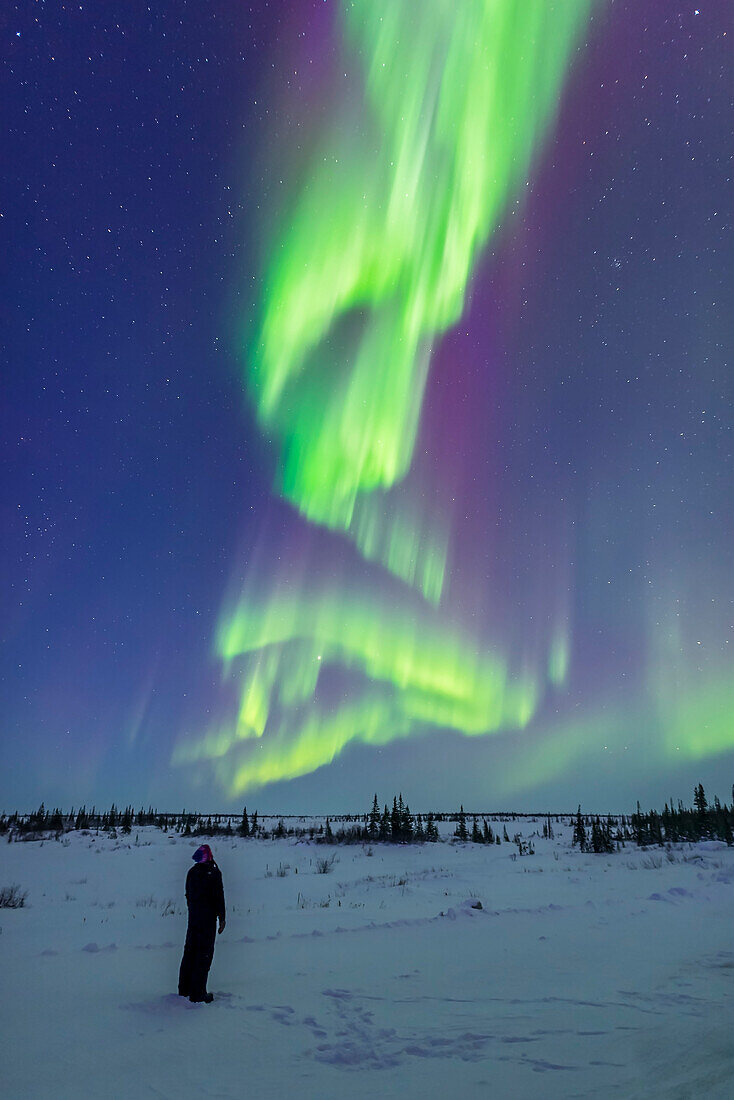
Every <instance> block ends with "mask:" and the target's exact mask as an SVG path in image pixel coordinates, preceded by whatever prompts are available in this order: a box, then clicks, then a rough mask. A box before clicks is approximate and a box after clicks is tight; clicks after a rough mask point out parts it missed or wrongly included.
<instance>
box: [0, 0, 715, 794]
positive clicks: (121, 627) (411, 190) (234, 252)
mask: <svg viewBox="0 0 734 1100" xmlns="http://www.w3.org/2000/svg"><path fill="white" fill-rule="evenodd" d="M728 7H729V6H728V5H727V4H726V3H725V2H724V0H712V2H711V3H707V2H705V0H704V2H702V3H701V4H700V5H699V6H698V7H696V6H695V5H693V4H690V5H681V4H675V3H672V2H671V0H646V2H645V3H644V4H642V3H637V2H636V0H606V2H604V0H598V2H595V0H589V2H587V0H567V2H565V3H563V4H555V5H554V4H553V3H550V0H548V2H546V0H542V2H541V0H526V2H524V3H520V2H519V0H471V2H470V0H467V4H466V6H465V7H457V5H446V4H444V3H442V2H440V0H430V3H427V4H426V6H425V15H424V18H423V19H422V21H421V23H420V25H416V24H415V20H414V19H411V16H410V12H409V5H404V4H403V2H402V0H399V2H398V0H390V3H388V2H387V0H374V2H373V3H371V4H366V3H365V2H364V0H355V2H354V3H347V2H346V0H344V2H342V3H339V2H337V0H278V2H277V3H268V2H266V0H261V2H259V3H257V4H247V3H244V2H236V3H235V2H232V0H222V2H220V3H214V4H211V5H202V4H199V3H193V2H191V0H189V2H185V0H177V2H176V3H175V4H174V3H169V2H168V0H161V2H160V3H156V4H146V3H144V2H142V0H129V2H127V3H125V4H124V5H112V4H110V3H101V4H87V3H84V2H82V3H73V4H72V3H61V2H59V3H53V4H52V3H50V2H44V0H35V2H33V0H26V2H25V3H20V4H17V3H9V4H6V5H4V7H3V10H2V12H0V37H1V39H2V45H3V49H2V65H1V67H0V74H1V76H0V79H1V80H2V85H1V88H0V94H1V96H2V103H3V122H2V126H3V133H4V144H3V148H4V154H5V155H4V156H3V157H2V159H1V160H0V179H1V186H0V249H1V251H0V256H1V257H2V265H3V310H2V313H3V324H2V367H1V368H0V370H1V379H2V382H1V384H2V405H1V407H0V417H2V432H1V440H0V445H1V446H2V470H3V474H2V479H1V482H0V517H1V518H0V522H1V527H2V534H3V537H2V539H1V540H0V555H1V558H0V569H1V574H2V615H1V616H0V632H1V633H0V638H1V641H2V648H1V650H0V690H1V693H2V694H1V697H0V701H1V707H0V722H1V723H2V725H1V726H0V754H1V756H0V761H1V764H2V767H1V768H0V807H2V808H4V809H6V810H11V809H14V808H16V807H17V808H19V809H21V810H23V809H32V808H34V807H35V806H36V805H37V804H38V803H39V802H40V801H41V800H42V799H44V800H45V802H46V804H47V805H50V804H56V803H59V804H62V805H64V806H67V807H68V806H70V805H72V804H74V805H79V803H81V802H86V803H87V804H91V803H93V802H96V803H97V804H98V805H100V804H104V803H107V802H109V801H111V800H113V799H114V800H116V801H117V802H118V803H120V802H122V803H126V802H128V801H132V802H133V803H135V804H146V805H147V804H149V803H153V804H155V805H157V806H159V807H160V808H167V809H171V810H173V809H179V808H181V807H183V806H186V807H187V808H198V809H201V810H206V811H213V810H217V809H219V810H227V809H237V808H240V807H241V806H242V804H243V803H247V805H248V808H250V809H253V808H258V809H259V810H260V812H284V813H291V812H301V811H303V812H308V811H311V812H339V811H348V810H355V809H362V808H367V807H368V806H369V804H371V800H372V795H373V793H374V791H378V792H379V795H380V798H381V800H383V801H384V800H386V799H388V798H391V797H392V795H393V793H395V792H396V791H398V790H402V791H403V792H404V794H405V795H406V797H407V798H408V801H409V802H410V804H411V806H412V807H413V808H414V809H420V808H424V809H428V808H439V809H440V808H451V807H454V806H455V805H457V804H458V803H459V802H463V803H464V805H465V806H467V807H472V808H475V809H478V810H479V809H499V808H503V807H504V808H514V809H518V810H523V809H524V810H531V809H557V810H570V809H574V808H575V806H576V805H577V803H578V802H579V801H580V802H581V803H582V804H583V805H584V806H585V807H588V808H589V809H594V810H597V811H599V812H603V811H606V810H617V811H622V810H627V809H630V808H632V807H633V806H634V803H635V802H636V800H637V799H638V798H639V799H640V800H641V801H642V802H643V804H650V805H658V804H662V801H663V800H664V799H666V798H668V797H670V796H673V797H674V798H676V799H677V798H678V797H682V798H683V799H684V800H689V799H690V796H691V791H692V788H693V785H694V783H697V782H703V783H704V786H705V787H706V789H707V792H710V794H711V795H713V794H714V793H718V794H719V796H720V797H721V798H722V800H726V801H730V800H731V797H732V783H733V782H734V653H733V652H732V647H733V646H734V641H733V640H732V639H733V638H734V570H732V567H731V561H732V555H731V546H732V544H733V542H734V510H733V509H732V506H731V501H732V488H733V487H734V477H733V474H734V471H733V469H732V419H733V418H732V396H733V395H732V388H733V387H732V371H731V359H730V352H731V347H732V327H733V322H732V318H733V317H734V310H732V308H731V287H732V275H733V274H734V273H733V272H732V265H733V262H734V261H733V257H734V250H733V249H732V247H731V229H730V223H731V178H730V177H731V153H732V149H731V110H730V109H731V101H732V93H733V91H734V89H733V87H732V77H731V64H730V61H729V56H728V50H729V42H730V39H731V33H732V32H731V28H730V23H731V20H730V12H729V10H728Z"/></svg>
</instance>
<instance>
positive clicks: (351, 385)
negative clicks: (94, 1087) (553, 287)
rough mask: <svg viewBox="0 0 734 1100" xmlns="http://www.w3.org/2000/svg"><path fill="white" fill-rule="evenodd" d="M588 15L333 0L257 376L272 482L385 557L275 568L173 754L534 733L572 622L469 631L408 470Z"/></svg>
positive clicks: (254, 776)
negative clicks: (205, 710) (515, 648)
mask: <svg viewBox="0 0 734 1100" xmlns="http://www.w3.org/2000/svg"><path fill="white" fill-rule="evenodd" d="M590 9H591V2H590V0H589V2H587V0H573V2H570V3H569V2H567V0H559V2H558V3H553V2H551V0H466V2H465V3H462V4H460V5H457V4H456V3H455V2H454V0H451V2H449V0H430V3H426V4H425V5H424V6H422V8H421V18H420V19H416V18H415V6H414V4H413V3H412V0H350V2H345V3H343V5H342V21H341V29H342V33H343V38H344V50H345V57H347V58H348V59H349V65H350V68H351V69H352V70H353V71H356V72H358V73H359V81H358V83H359V87H353V89H352V100H351V102H348V103H346V104H344V103H340V104H339V106H338V107H335V108H334V109H333V111H332V115H331V120H330V122H329V123H328V124H327V125H326V126H325V128H324V130H323V132H322V134H321V136H320V139H319V140H318V141H317V143H316V145H315V147H314V150H313V155H312V158H311V162H310V166H309V167H308V169H307V171H306V174H305V177H304V178H303V180H302V182H301V184H300V186H299V188H298V190H297V192H296V198H295V200H294V201H292V202H291V204H290V206H289V208H288V209H287V210H286V211H284V212H283V213H282V216H281V218H280V220H279V223H278V225H277V229H276V232H275V235H274V237H273V239H272V240H270V241H269V242H268V248H267V255H268V257H269V260H268V263H267V265H266V271H265V277H264V294H263V302H262V309H261V321H260V325H259V328H258V330H257V333H256V336H255V338H254V341H253V342H252V346H251V347H250V348H248V350H247V354H246V362H247V366H248V374H247V377H246V383H247V386H248V389H249V391H250V394H251V396H252V399H253V401H254V404H255V408H256V412H257V417H258V421H259V424H260V427H261V430H262V432H263V434H264V435H265V436H267V437H268V438H271V439H273V440H275V442H276V446H277V448H278V452H279V455H280V461H279V467H278V483H277V491H278V492H279V494H281V495H282V496H283V497H284V498H285V499H286V500H287V501H289V502H290V503H291V504H292V505H293V506H294V507H295V508H296V509H297V510H298V512H300V514H301V516H302V517H303V519H302V520H301V522H305V521H307V522H309V523H312V524H318V525H323V526H325V527H327V528H330V529H332V530H333V531H334V535H333V536H331V537H332V538H333V539H335V540H338V541H339V542H341V543H342V544H344V547H345V549H344V551H343V553H344V554H346V553H347V552H349V553H352V554H354V549H353V548H350V544H351V547H356V549H357V551H358V554H360V555H361V556H362V558H363V559H366V560H368V561H370V562H372V563H375V564H374V566H372V567H371V568H372V570H373V572H372V573H371V574H369V576H370V578H371V579H370V581H369V583H367V584H365V586H364V588H363V589H358V590H356V591H355V583H354V579H353V577H351V576H350V575H349V574H348V572H345V571H344V570H343V569H341V570H335V571H334V576H333V579H332V580H331V581H330V583H329V584H321V585H317V584H315V583H314V581H313V578H312V577H310V576H309V575H308V572H307V571H306V574H305V575H299V576H298V578H296V579H295V580H294V579H293V578H290V577H288V576H287V570H284V569H283V568H282V567H281V568H280V569H278V567H276V565H275V563H273V568H272V570H271V574H270V576H269V577H268V576H258V577H257V578H255V577H252V576H251V577H250V578H249V580H248V581H247V582H246V583H245V586H244V588H243V590H242V593H241V594H240V595H239V596H238V597H237V599H235V600H234V601H233V603H232V606H230V607H229V608H228V609H227V611H226V613H225V615H224V616H223V619H222V623H221V626H220V629H219V632H218V637H217V646H216V655H217V657H218V658H219V659H221V660H222V661H223V662H224V666H225V676H226V677H227V678H232V679H234V681H235V683H236V684H237V685H238V693H239V704H238V707H237V714H236V717H234V718H233V719H232V720H231V721H230V722H228V723H225V724H224V725H220V726H217V727H216V728H214V729H212V730H210V731H209V733H208V734H206V735H205V736H204V737H203V738H201V739H199V740H194V741H188V742H184V743H181V744H180V745H179V746H178V748H177V750H176V752H175V753H174V762H175V763H178V764H183V763H187V762H191V761H194V760H209V761H210V762H211V764H212V766H213V768H214V771H215V774H216V776H217V777H218V779H219V781H220V782H221V784H222V786H223V787H224V788H225V789H226V790H228V791H229V793H230V794H232V795H235V794H239V793H242V792H245V791H247V790H251V789H253V788H257V787H260V786H262V785H264V784H267V783H271V782H274V781H277V780H281V779H287V778H293V777H295V776H299V775H304V774H306V773H308V772H311V771H313V770H314V769H316V768H318V767H320V766H322V765H324V764H326V763H328V762H330V761H331V760H333V759H334V757H335V756H336V755H337V754H338V753H339V752H341V750H342V749H343V748H344V747H345V746H346V745H347V744H349V743H350V742H354V741H361V742H364V743H368V744H370V745H380V744H384V743H386V742H388V741H391V740H394V739H396V738H404V737H408V736H411V735H414V734H416V733H421V732H427V731H429V730H431V729H437V728H438V729H450V730H453V731H456V732H459V733H461V734H464V735H468V736H483V735H487V734H491V733H495V732H497V731H500V730H504V729H508V728H522V727H524V726H525V725H526V724H527V723H528V722H529V721H530V719H531V718H532V716H533V714H534V713H535V710H536V708H537V706H538V704H539V701H540V699H541V697H542V695H543V693H544V691H545V690H546V688H547V687H548V685H549V684H551V685H554V686H558V685H561V684H562V683H563V681H564V679H565V677H566V675H567V671H568V661H569V648H570V642H569V634H568V626H567V623H566V622H565V620H564V619H561V620H559V621H554V622H551V623H550V624H549V626H548V629H547V631H546V634H547V636H545V637H544V638H543V639H542V642H541V644H540V645H539V646H538V647H536V648H537V650H538V652H535V653H534V654H533V660H532V661H531V660H529V659H527V658H521V659H519V660H518V659H517V658H513V659H510V658H508V657H507V656H503V654H502V651H501V646H498V645H497V644H493V645H492V646H490V645H488V643H487V641H486V632H483V631H482V630H476V629H472V630H470V629H468V628H467V627H466V625H465V623H464V624H463V625H462V615H461V611H460V609H459V608H458V607H453V606H452V604H451V601H450V599H449V598H448V597H447V591H446V578H447V574H448V571H449V568H450V536H451V530H450V515H449V514H447V511H446V509H445V507H443V506H442V505H441V504H440V503H439V497H438V496H437V495H436V494H435V493H433V494H432V493H431V492H430V488H429V491H428V492H426V493H417V492H415V491H414V490H413V489H412V488H411V479H410V478H408V479H407V480H406V475H408V474H409V472H410V471H411V464H412V461H413V452H414V447H415V442H416V433H417V429H418V425H419V419H420V413H421V406H422V400H423V394H424V388H425V384H426V378H427V373H428V370H429V365H430V360H431V353H432V349H433V347H434V344H435V342H436V341H437V339H438V338H439V337H440V335H441V334H442V333H444V332H445V331H446V330H447V329H448V328H449V327H450V326H452V325H454V324H455V323H456V322H457V321H458V320H459V318H460V317H461V314H462V310H463V308H464V302H465V297H466V293H467V286H468V282H469V279H470V277H471V273H472V269H473V267H474V265H475V263H476V260H477V257H478V255H479V252H480V250H481V249H482V248H483V247H484V246H486V244H487V242H488V240H489V239H490V238H491V236H492V235H493V233H495V231H496V230H497V228H498V226H499V224H500V221H501V219H502V217H503V215H504V214H505V213H506V212H507V210H508V207H509V205H510V204H511V203H512V202H513V201H521V199H522V195H523V192H524V189H525V185H526V181H527V179H528V173H529V171H530V169H531V165H532V161H533V157H534V156H535V155H537V153H538V150H539V148H540V146H541V144H542V140H543V138H544V136H545V135H546V134H547V132H548V130H549V128H550V127H551V125H552V123H553V121H554V116H555V112H556V111H557V108H558V102H559V98H560V95H561V88H562V84H563V80H564V77H565V75H566V73H567V70H568V67H569V63H570V60H571V56H572V53H573V51H574V49H575V47H576V45H577V43H578V42H579V41H580V35H581V34H582V32H583V31H584V29H585V27H586V22H587V18H588V15H589V12H590ZM345 63H346V62H345ZM380 574H381V575H382V578H383V579H381V577H380ZM390 574H392V576H393V577H396V578H400V580H399V581H397V580H393V579H391V577H390ZM386 581H389V582H390V585H389V586H388V587H389V591H390V595H389V596H388V595H386V594H385V591H384V589H385V587H386ZM334 674H336V675H338V676H342V677H346V678H347V681H348V689H345V690H342V691H340V692H338V693H336V694H337V695H338V698H337V699H334V698H333V697H331V696H330V695H329V692H328V691H326V690H324V691H322V685H323V682H324V680H325V679H327V680H328V678H329V676H330V675H331V676H333V675H334ZM332 695H333V693H332Z"/></svg>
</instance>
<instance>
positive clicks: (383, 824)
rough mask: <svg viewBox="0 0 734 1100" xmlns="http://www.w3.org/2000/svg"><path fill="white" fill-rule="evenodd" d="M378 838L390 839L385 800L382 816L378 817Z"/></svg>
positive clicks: (388, 812) (388, 813)
mask: <svg viewBox="0 0 734 1100" xmlns="http://www.w3.org/2000/svg"><path fill="white" fill-rule="evenodd" d="M379 839H380V840H382V841H387V840H389V839H390V811H389V810H388V808H387V802H386V803H385V809H384V810H383V811H382V817H381V818H380V833H379Z"/></svg>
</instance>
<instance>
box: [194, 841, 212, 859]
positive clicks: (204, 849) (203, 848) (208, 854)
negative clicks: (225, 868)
mask: <svg viewBox="0 0 734 1100" xmlns="http://www.w3.org/2000/svg"><path fill="white" fill-rule="evenodd" d="M191 858H192V859H193V860H195V861H196V863H209V861H210V860H211V862H212V863H213V862H214V856H213V855H212V850H211V848H210V847H209V845H208V844H201V845H200V846H199V847H198V848H197V849H196V851H195V852H194V854H193V856H192V857H191Z"/></svg>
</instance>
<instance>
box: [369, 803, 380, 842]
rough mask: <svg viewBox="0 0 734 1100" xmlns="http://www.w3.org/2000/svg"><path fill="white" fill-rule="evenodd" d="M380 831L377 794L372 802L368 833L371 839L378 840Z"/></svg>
mask: <svg viewBox="0 0 734 1100" xmlns="http://www.w3.org/2000/svg"><path fill="white" fill-rule="evenodd" d="M379 832H380V807H379V806H378V804H377V794H375V800H374V802H373V803H372V809H371V810H370V819H369V825H368V826H367V835H368V836H369V838H370V840H377V837H378V835H379Z"/></svg>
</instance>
